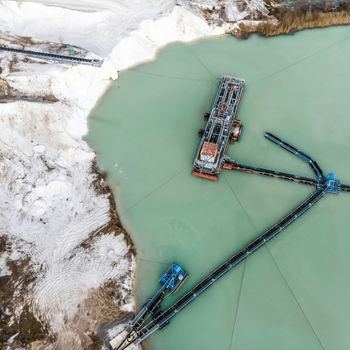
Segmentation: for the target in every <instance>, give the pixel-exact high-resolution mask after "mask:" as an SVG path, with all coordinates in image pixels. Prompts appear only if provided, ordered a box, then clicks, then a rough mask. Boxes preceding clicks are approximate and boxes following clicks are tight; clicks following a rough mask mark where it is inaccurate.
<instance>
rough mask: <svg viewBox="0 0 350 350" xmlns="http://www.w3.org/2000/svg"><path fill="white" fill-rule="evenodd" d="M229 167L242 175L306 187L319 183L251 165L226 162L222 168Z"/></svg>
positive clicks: (304, 177)
mask: <svg viewBox="0 0 350 350" xmlns="http://www.w3.org/2000/svg"><path fill="white" fill-rule="evenodd" d="M226 165H227V166H228V167H227V166H226ZM229 167H232V168H231V170H236V171H240V172H243V173H249V174H258V175H263V176H268V177H274V178H278V179H282V180H287V181H291V182H297V183H301V184H304V185H308V186H315V187H316V186H317V185H318V184H319V181H317V180H315V179H313V178H311V177H307V176H299V175H295V174H290V173H285V172H282V171H277V170H272V169H267V168H261V167H256V166H253V165H247V164H241V163H237V162H232V161H227V162H226V163H225V167H224V168H225V169H229Z"/></svg>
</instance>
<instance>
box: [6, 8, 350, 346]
mask: <svg viewBox="0 0 350 350" xmlns="http://www.w3.org/2000/svg"><path fill="white" fill-rule="evenodd" d="M26 6H27V5H26ZM28 6H30V5H28ZM38 6H44V7H47V6H45V5H38ZM60 10H62V11H71V10H69V9H66V10H63V9H62V8H60ZM18 11H21V10H20V9H19V10H18ZM14 13H16V12H14ZM329 13H331V12H329ZM335 13H337V12H333V13H332V14H333V15H334V14H335ZM1 16H2V15H0V24H1ZM340 17H341V16H340ZM262 18H263V17H262ZM296 18H298V17H295V18H294V19H296ZM346 20H347V21H349V22H350V16H349V18H346ZM270 21H271V23H272V26H271V23H270V22H269V24H267V21H266V23H262V19H261V18H260V19H257V20H256V21H255V22H256V24H257V27H255V26H254V25H253V24H252V21H251V20H249V19H248V20H246V22H245V20H238V21H236V22H229V23H226V24H223V25H222V26H216V25H212V24H211V23H210V21H209V22H206V20H205V18H204V17H203V18H201V17H200V16H199V15H198V14H196V12H195V11H194V12H190V11H188V9H186V8H184V7H180V6H177V7H175V8H174V9H173V10H172V11H171V12H170V13H169V14H168V15H167V16H165V17H164V16H163V17H162V16H160V17H158V18H157V17H156V19H155V20H154V19H144V20H143V21H142V22H141V24H140V25H139V27H138V28H137V29H135V30H132V31H130V32H129V36H126V37H124V38H122V39H121V40H120V41H119V42H118V43H117V44H116V45H115V46H114V47H113V49H112V51H110V54H108V57H107V58H108V59H107V62H106V64H105V67H104V68H103V69H102V71H94V70H93V69H92V68H91V67H87V68H81V67H69V66H68V67H66V66H59V67H54V66H53V65H51V64H49V65H46V64H43V65H42V67H37V66H38V65H39V64H38V63H37V62H36V61H35V60H34V61H31V60H30V62H25V61H24V60H21V59H19V60H18V61H17V62H15V63H14V66H15V68H14V71H13V72H8V74H7V75H6V76H5V78H4V79H5V81H6V82H9V83H10V86H11V87H13V88H14V90H13V91H15V95H16V94H17V92H16V91H18V89H19V88H21V89H22V90H23V91H22V92H23V93H22V94H19V95H18V96H9V93H8V88H6V89H5V90H6V91H4V92H3V95H4V96H6V97H7V98H8V102H9V103H11V104H13V107H15V111H16V112H17V113H27V111H25V112H24V110H23V103H26V104H30V102H28V101H25V98H24V96H27V95H30V94H29V93H28V92H30V90H31V89H32V90H34V92H35V97H36V98H40V97H41V96H43V91H48V92H49V93H46V92H45V94H44V96H53V97H54V99H53V101H50V102H51V104H52V105H53V107H52V109H50V110H49V111H47V110H46V109H47V107H46V104H45V103H42V102H41V101H40V103H39V105H38V106H36V108H35V109H33V113H39V114H40V113H45V111H46V113H48V115H49V116H50V117H51V118H56V119H57V118H58V114H60V113H62V112H63V111H65V113H64V117H65V118H67V119H68V118H72V120H71V121H68V122H67V123H66V124H64V123H63V124H62V125H58V126H57V128H56V126H55V127H53V132H54V133H57V132H63V133H64V134H65V135H66V137H70V138H71V140H69V142H67V141H66V140H64V142H63V141H62V140H57V143H53V144H51V146H52V147H53V148H54V147H57V148H59V147H60V146H59V142H62V144H64V146H65V147H66V146H67V145H68V147H71V148H72V149H73V151H72V152H75V151H77V152H78V150H79V152H80V153H79V154H77V155H75V156H73V155H72V154H71V153H70V152H68V153H67V154H66V157H67V158H66V159H64V162H63V163H69V162H71V159H70V157H72V158H75V159H74V161H73V162H71V164H69V166H68V168H69V167H70V166H75V164H76V162H78V161H80V160H79V159H80V157H82V158H83V162H84V163H86V164H85V166H84V168H83V169H84V172H85V171H90V173H83V174H84V176H86V179H85V180H86V181H85V180H84V182H83V184H84V185H85V186H87V187H89V186H92V187H93V192H94V194H89V195H91V196H92V197H91V198H93V196H95V197H96V198H97V197H99V198H101V199H102V201H101V206H102V207H103V210H104V211H107V212H108V215H107V216H106V213H105V212H104V214H103V215H104V216H103V217H104V220H103V224H102V226H100V227H97V228H96V229H95V230H93V231H90V232H84V234H83V235H82V236H81V237H76V239H77V240H78V244H76V245H75V246H73V247H71V248H70V250H68V251H67V252H65V254H66V253H67V254H68V255H64V256H63V255H62V256H61V257H60V259H61V258H62V259H63V260H64V259H65V258H66V257H68V256H69V255H70V254H71V255H72V256H73V257H74V256H76V254H77V252H79V249H82V250H83V251H84V252H85V251H86V252H88V253H89V252H90V250H91V249H92V250H93V249H94V246H95V245H96V241H98V239H99V238H100V237H102V236H105V235H106V236H113V235H115V236H124V238H123V239H122V241H120V242H119V243H118V244H120V245H124V246H125V245H126V247H127V250H126V251H125V250H123V252H124V253H123V254H124V255H123V257H124V258H125V259H126V260H127V261H128V264H129V265H128V266H130V268H131V270H128V271H127V272H125V271H124V276H126V275H127V276H128V278H129V280H128V281H127V282H126V286H127V287H126V288H124V287H121V291H122V292H121V293H122V294H123V293H124V292H126V294H125V295H124V296H123V295H122V296H120V295H115V294H114V295H112V294H111V293H112V292H111V289H113V288H114V289H116V286H117V284H113V283H112V285H111V288H110V289H109V290H108V293H107V297H106V295H103V296H101V294H100V290H101V289H102V288H106V283H108V280H109V277H108V278H107V276H106V278H105V279H104V281H101V283H100V285H99V286H98V287H94V286H90V287H89V288H91V289H89V294H83V295H82V296H81V302H82V303H83V304H85V302H86V301H87V302H88V303H87V305H85V306H86V308H87V310H88V311H89V310H90V311H91V310H92V309H93V308H92V307H91V304H92V300H93V301H96V300H97V301H101V300H104V301H105V302H104V303H102V304H103V305H100V306H99V310H96V314H95V315H94V316H95V318H96V319H98V318H99V317H100V316H101V315H100V314H101V311H102V310H106V309H108V308H109V307H111V305H114V307H115V304H113V303H112V304H111V301H119V302H120V301H122V300H123V298H124V304H125V305H127V307H126V311H123V309H122V307H123V302H122V303H119V304H118V305H119V308H117V307H115V309H116V313H113V312H112V313H110V314H109V316H108V317H109V318H110V319H111V320H113V319H114V318H115V317H117V316H118V317H121V316H123V315H124V316H125V315H127V314H130V312H132V310H133V307H134V306H133V305H135V300H134V291H133V286H134V273H135V255H136V249H135V247H134V244H133V242H132V239H131V237H130V235H129V234H128V233H127V232H126V231H125V230H124V228H123V227H122V224H121V222H120V218H119V215H118V213H117V210H116V204H115V199H114V196H115V194H113V192H112V190H111V189H110V187H109V186H108V185H107V184H106V180H105V177H106V175H107V174H103V173H101V172H100V170H99V169H98V168H97V165H96V154H95V152H94V151H93V150H92V149H91V147H90V146H89V145H87V143H86V142H85V141H84V140H83V139H82V137H83V135H85V134H86V133H87V132H88V127H87V119H88V116H89V114H90V113H91V110H92V109H93V108H94V106H95V105H96V104H97V103H98V101H99V99H100V98H102V96H103V94H105V93H106V92H107V91H108V87H109V84H110V81H109V80H114V79H117V74H116V71H121V70H125V69H128V68H130V67H132V66H134V65H139V64H143V63H145V62H148V61H150V60H154V59H156V57H157V54H158V52H159V50H161V49H162V48H163V47H164V46H165V45H167V44H169V43H172V42H174V41H182V42H190V41H194V40H198V39H207V38H209V37H212V36H215V35H224V34H229V33H232V32H234V33H235V35H237V30H238V31H240V34H239V36H240V37H244V36H245V35H249V34H253V33H256V34H262V33H265V32H266V33H275V34H271V35H280V34H286V33H290V32H291V31H294V30H295V29H294V28H295V27H294V24H293V23H294V22H291V23H290V25H289V27H288V28H289V32H287V31H285V32H280V30H282V29H283V28H287V27H283V25H280V26H279V27H278V26H276V27H274V26H275V24H276V22H274V21H273V19H270ZM179 22H180V23H181V26H180V27H181V29H178V27H179ZM253 22H254V21H253ZM349 22H347V23H349ZM245 23H248V24H250V25H251V26H250V27H248V29H247V27H243V29H242V28H239V29H237V28H238V27H237V26H240V25H246V24H245ZM304 23H305V27H304V28H302V29H305V28H311V27H309V25H311V24H312V23H314V24H316V23H318V22H316V21H315V22H312V21H307V22H304ZM325 26H329V25H328V24H326V25H325ZM193 28H195V31H193ZM316 28H317V26H316ZM8 29H10V30H11V28H8ZM12 29H14V28H12ZM299 29H300V30H302V29H301V28H299ZM160 30H161V31H164V32H167V34H166V35H165V36H164V37H159V36H158V35H157V32H159V31H160ZM285 30H287V29H285ZM14 33H15V34H16V33H18V32H17V31H14ZM267 36H270V35H267ZM69 40H70V38H69V36H67V38H65V41H66V42H69ZM42 45H43V47H45V45H46V44H45V42H43V43H42ZM83 47H84V46H83ZM130 51H131V52H132V55H130V53H129V52H130ZM7 57H10V56H9V55H8V56H7ZM12 58H13V57H12ZM9 61H10V62H12V60H11V58H9ZM16 65H17V66H19V67H17V68H16ZM33 67H35V69H37V70H38V72H39V70H40V71H42V70H46V73H45V74H46V77H45V84H44V85H45V88H44V87H43V86H42V83H43V82H35V83H34V84H33V87H30V88H29V87H28V88H26V87H23V86H22V84H23V81H22V78H21V77H20V76H18V74H19V72H26V71H27V70H29V71H30V70H33ZM5 69H6V68H5ZM16 69H19V72H18V71H16ZM0 73H1V70H0ZM86 74H87V75H91V76H90V77H89V78H86V77H83V75H86ZM61 75H64V77H62V76H61ZM85 83H86V84H90V85H91V84H97V85H98V86H95V87H94V89H93V90H92V91H88V89H83V91H80V89H81V86H82V85H83V84H85ZM35 84H37V87H36V85H35ZM91 86H92V85H91ZM65 89H66V90H67V91H65ZM32 90H31V91H32ZM51 93H52V95H51ZM84 93H87V94H88V96H89V100H88V98H87V97H86V96H84ZM90 95H91V96H90ZM32 102H33V101H32ZM34 102H35V103H38V100H34ZM15 104H16V105H15ZM26 106H27V105H26ZM43 106H44V107H43ZM24 109H25V107H24ZM7 112H10V109H9V108H5V112H4V113H5V114H6V113H7ZM71 114H72V115H74V114H75V117H74V118H75V119H74V118H73V117H72V116H71ZM73 119H74V120H73ZM56 123H57V120H56ZM59 123H61V121H59ZM59 123H58V124H59ZM9 125H10V124H9ZM50 125H51V124H50ZM44 126H45V124H43V126H42V130H44ZM51 126H52V125H51ZM55 128H56V129H55ZM5 130H8V131H9V130H11V126H9V127H8V129H6V128H5ZM62 130H63V131H62ZM67 135H68V136H67ZM24 138H25V137H24ZM45 142H47V143H46V144H45ZM45 142H41V143H40V144H39V142H38V144H37V145H36V146H39V147H40V146H44V147H45V148H46V149H47V148H50V142H51V141H49V140H45ZM18 145H19V146H18ZM18 145H17V146H16V147H18V148H19V149H21V147H22V144H21V143H19V144H18ZM33 152H34V153H33V154H34V155H36V156H38V157H39V158H40V157H42V156H43V154H44V156H45V155H47V154H46V153H47V151H46V150H44V151H43V152H42V151H41V152H40V149H39V148H38V147H37V151H35V150H34V151H33ZM50 152H51V151H50ZM60 152H63V150H62V149H61V150H60ZM51 153H52V152H51ZM53 154H54V152H53ZM57 155H58V154H56V156H57ZM17 156H18V157H23V158H24V159H27V158H28V159H31V157H33V155H30V154H29V155H28V156H27V155H25V156H23V155H22V154H21V153H19V155H17ZM47 158H48V160H49V161H48V160H45V161H46V162H48V167H47V170H46V171H47V173H48V174H49V173H50V171H52V170H50V167H53V169H57V173H58V174H59V175H60V174H61V173H60V171H61V170H60V167H62V159H60V162H56V159H55V156H52V155H50V156H48V157H47ZM87 164H89V166H90V168H89V167H87ZM28 169H32V168H27V170H26V171H32V170H28ZM88 169H90V170H88ZM83 174H80V176H82V177H84V176H83ZM73 176H79V174H78V173H74V174H73ZM36 181H37V180H36ZM48 184H49V182H48ZM39 185H40V184H39ZM18 194H20V195H21V196H22V197H23V198H24V196H25V194H26V193H25V192H23V193H22V192H21V191H19V192H18V193H17V194H16V195H18ZM64 195H65V193H64ZM35 200H37V198H36V199H35ZM49 200H50V198H48V199H47V201H49ZM102 202H103V203H102ZM13 203H14V202H13ZM33 203H35V201H34V202H33ZM52 204H53V205H55V202H52ZM56 204H57V203H56ZM13 205H14V206H15V204H13ZM37 205H39V207H38V212H35V213H34V217H39V216H42V214H41V212H42V210H44V209H45V208H44V209H43V208H41V207H40V205H42V203H40V202H38V203H37ZM90 209H91V208H89V210H90ZM21 210H23V208H21ZM103 210H102V211H103ZM38 213H40V215H37V214H38ZM84 213H85V215H89V211H88V210H87V211H85V212H84ZM29 214H30V215H33V213H32V212H30V213H29ZM67 215H68V214H67ZM83 223H84V218H83V217H82V218H81V221H80V224H83ZM95 226H96V225H95ZM97 226H98V225H97ZM6 236H7V235H3V236H0V238H1V237H5V238H6ZM12 236H13V237H14V236H16V232H14V233H13V234H12ZM13 237H12V238H13ZM24 239H25V238H24ZM62 239H64V237H58V241H57V242H58V243H60V242H61V241H62ZM111 239H112V237H111ZM113 242H115V243H116V241H113ZM35 244H39V243H35ZM124 246H123V247H124ZM17 248H18V247H15V246H14V245H11V249H10V250H11V252H10V250H8V251H6V254H7V255H8V256H10V255H11V254H12V255H11V256H13V257H14V254H13V252H12V249H17ZM103 249H105V247H104V248H103ZM106 252H107V253H108V251H106ZM84 256H85V255H84ZM23 257H28V258H29V256H27V255H25V254H24V255H23V256H21V258H20V259H18V261H22V260H23ZM11 259H12V257H11ZM30 259H32V261H31V262H30V263H28V266H27V267H26V269H27V268H28V271H30V274H34V275H35V276H36V277H35V278H37V279H38V281H39V279H40V278H41V277H43V276H44V277H45V273H44V274H43V272H42V271H41V270H40V269H36V267H35V266H36V264H38V263H39V262H40V263H42V264H45V263H47V261H48V260H40V259H38V257H37V256H36V257H33V256H30ZM46 259H47V258H46ZM113 259H114V261H117V258H116V256H115V257H114V258H113ZM63 260H62V261H63ZM11 261H12V260H11ZM13 261H16V259H14V260H13ZM50 264H51V262H50ZM111 264H112V262H111ZM50 266H51V265H50ZM62 267H63V265H62ZM50 268H51V267H50ZM24 270H25V269H24ZM24 270H23V271H24ZM23 273H24V272H23ZM116 273H117V272H116ZM113 276H114V275H113ZM116 276H118V275H116ZM0 278H1V276H0ZM113 278H114V280H115V281H117V280H118V278H119V277H118V278H116V277H113ZM30 283H32V284H30ZM35 283H36V282H28V285H30V286H31V288H30V290H32V291H33V293H34V294H35V288H36V287H35ZM115 283H117V282H115ZM109 287H110V286H109ZM123 288H124V290H123ZM95 291H96V294H94V292H95ZM47 297H48V296H47V295H45V298H47ZM89 298H90V299H89ZM91 298H92V299H91ZM39 300H40V301H39V304H40V303H43V301H44V299H40V298H39ZM47 300H51V299H47ZM77 300H78V299H77ZM125 300H126V301H127V302H125ZM21 302H22V303H23V304H24V305H27V303H28V300H25V301H23V300H22V301H21ZM39 304H37V305H35V304H34V305H33V304H32V302H31V305H32V308H33V310H32V313H31V314H30V317H34V319H37V318H39V319H40V320H41V322H42V325H43V326H42V330H41V331H42V332H39V334H38V335H37V339H35V337H34V338H30V343H31V344H34V343H35V342H36V341H39V342H40V341H41V343H40V344H39V343H37V344H35V346H36V347H34V345H32V346H33V349H34V348H35V349H42V348H43V347H44V346H45V344H47V343H50V342H52V341H53V342H55V341H57V338H56V337H53V338H51V339H50V340H49V341H48V342H47V341H46V340H45V339H44V342H43V338H42V337H43V334H50V333H51V332H53V333H55V332H58V330H59V328H56V329H55V327H53V326H52V324H55V322H56V321H55V322H54V323H52V322H53V320H52V318H51V316H50V317H47V314H46V315H45V317H44V318H43V315H42V313H41V312H38V311H37V310H36V311H35V308H38V305H39ZM40 305H41V304H40ZM89 305H90V306H89ZM89 308H90V309H89ZM44 310H45V311H46V312H53V311H52V310H51V311H50V310H49V309H47V306H45V307H44ZM56 311H57V310H56ZM90 311H89V312H90ZM123 312H126V314H123ZM79 313H80V311H79V310H77V313H76V314H75V315H72V319H71V321H72V322H74V321H77V319H76V316H77V315H78V314H79ZM98 315H99V316H98ZM30 317H29V316H28V319H29V318H30ZM104 317H105V316H104ZM79 322H81V321H80V319H79ZM86 322H88V321H87V320H84V322H81V325H82V326H83V327H84V332H85V331H86V330H87V329H89V327H87V326H86V324H87V323H86ZM103 322H105V320H103ZM46 323H47V325H48V326H47V327H48V328H51V331H47V330H46V329H45V328H46V327H45V326H44V325H45V324H46ZM71 324H73V323H71ZM95 326H96V325H95ZM72 327H73V326H72ZM78 328H79V327H77V328H75V326H74V327H73V328H72V329H67V331H72V330H73V332H75V333H76V334H79V335H81V339H80V345H79V346H80V348H81V349H85V348H86V346H88V344H89V341H91V342H92V344H95V345H101V344H100V343H99V341H98V340H96V338H95V335H96V334H93V332H92V334H91V336H87V337H86V338H84V336H83V335H82V333H84V332H83V331H82V329H78ZM95 330H96V329H95ZM27 331H29V333H30V331H31V329H30V328H29V330H27ZM96 331H97V330H96ZM88 338H89V339H88ZM65 341H67V339H65V338H63V339H61V340H60V342H59V343H58V347H60V346H61V348H64V347H65V346H67V344H69V345H71V344H72V343H70V342H69V343H65ZM33 342H34V343H33ZM13 344H14V343H13ZM73 344H76V343H73ZM0 345H1V342H0ZM27 345H28V344H27ZM56 345H57V344H56ZM29 346H31V345H29Z"/></svg>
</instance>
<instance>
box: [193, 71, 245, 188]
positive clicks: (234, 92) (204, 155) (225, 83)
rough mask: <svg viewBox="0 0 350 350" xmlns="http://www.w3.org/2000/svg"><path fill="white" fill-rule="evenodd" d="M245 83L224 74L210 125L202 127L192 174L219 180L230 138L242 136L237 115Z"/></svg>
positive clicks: (236, 138)
mask: <svg viewBox="0 0 350 350" xmlns="http://www.w3.org/2000/svg"><path fill="white" fill-rule="evenodd" d="M244 84H245V81H244V80H243V79H238V78H234V77H230V76H223V77H222V79H221V82H220V85H219V89H218V92H217V94H216V97H215V100H214V104H213V107H212V110H211V112H210V114H209V117H208V122H207V125H206V127H205V129H204V130H201V131H200V134H201V135H202V139H201V142H200V144H199V147H198V151H197V154H196V157H195V160H194V162H193V167H194V169H195V170H194V171H193V172H192V175H194V176H197V177H201V178H203V179H207V180H212V181H216V180H217V174H219V173H220V172H221V170H222V166H223V164H224V161H225V159H226V157H227V155H226V153H227V149H228V146H229V144H230V142H235V141H238V140H239V138H240V136H241V132H242V125H241V122H240V121H239V120H238V119H236V116H237V111H238V106H239V103H240V100H241V97H242V94H243V89H244ZM207 116H208V114H206V117H207Z"/></svg>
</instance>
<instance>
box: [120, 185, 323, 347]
mask: <svg viewBox="0 0 350 350" xmlns="http://www.w3.org/2000/svg"><path fill="white" fill-rule="evenodd" d="M326 193H327V187H326V186H323V188H322V189H320V190H317V191H316V192H314V193H313V194H312V196H311V197H309V198H308V199H307V200H306V201H305V202H303V203H302V204H301V205H299V206H298V207H297V208H296V209H294V210H293V211H292V212H291V213H290V214H288V215H287V216H286V217H285V218H283V219H282V220H280V221H279V222H278V223H277V224H276V225H274V226H272V227H271V228H270V229H268V230H267V231H265V232H264V233H263V234H262V235H261V236H260V237H258V238H257V239H255V240H254V241H253V242H251V243H250V244H248V245H247V246H246V247H245V248H244V249H242V250H241V251H239V252H238V253H236V254H235V255H233V256H232V257H231V258H230V259H229V260H227V261H226V262H225V263H223V264H222V265H221V266H220V267H218V268H217V269H216V270H214V271H213V272H212V273H210V274H209V275H208V276H207V277H206V278H205V279H203V280H202V281H201V282H200V283H199V284H197V285H196V286H195V287H194V288H193V289H192V290H191V291H190V292H188V293H187V294H185V295H184V296H183V297H182V298H181V299H180V300H178V301H177V302H176V303H175V304H174V305H173V306H172V307H170V308H169V309H167V310H166V311H164V312H162V313H160V315H159V316H158V317H157V318H156V319H155V320H153V321H151V322H150V323H149V324H148V325H146V326H144V327H143V328H142V329H140V330H138V331H137V334H136V335H135V336H134V337H133V338H129V339H128V340H127V343H126V344H125V345H122V346H120V347H119V350H123V349H126V348H127V347H128V346H129V345H131V344H132V343H137V344H139V343H141V342H142V341H143V340H145V339H146V338H148V337H149V336H150V335H151V334H152V333H154V332H155V331H157V330H158V329H161V328H163V327H165V326H166V325H167V324H169V322H170V320H171V319H172V318H173V317H175V316H176V314H178V313H179V312H180V311H181V310H183V309H184V308H185V307H186V306H188V305H189V304H190V303H192V302H193V301H194V300H195V299H197V298H198V297H199V296H200V295H201V294H202V293H203V292H205V291H206V290H207V289H208V288H209V287H210V286H212V285H213V284H214V283H215V282H216V281H218V280H219V279H220V277H222V276H224V275H225V274H226V273H227V272H228V271H230V270H231V269H232V268H234V267H235V266H237V265H238V264H239V263H240V262H242V261H243V260H244V259H246V258H247V257H248V256H249V255H250V254H252V253H254V252H255V251H257V250H258V249H259V248H261V247H262V246H264V245H265V244H266V243H267V242H269V241H270V240H271V239H272V238H274V237H275V236H277V235H278V234H279V233H281V232H282V231H283V230H284V229H285V228H287V227H288V226H289V225H290V224H291V223H293V222H294V221H295V220H297V219H298V218H299V217H300V216H301V215H303V214H304V213H305V212H306V211H307V210H309V209H310V208H311V207H312V206H314V205H315V204H316V203H317V202H318V201H319V200H320V199H321V198H322V197H323V196H324V195H325V194H326Z"/></svg>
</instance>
